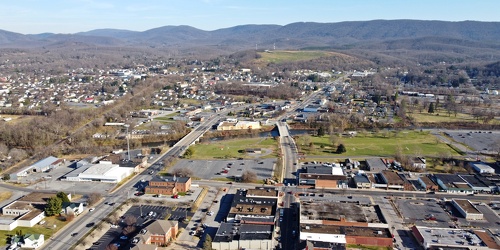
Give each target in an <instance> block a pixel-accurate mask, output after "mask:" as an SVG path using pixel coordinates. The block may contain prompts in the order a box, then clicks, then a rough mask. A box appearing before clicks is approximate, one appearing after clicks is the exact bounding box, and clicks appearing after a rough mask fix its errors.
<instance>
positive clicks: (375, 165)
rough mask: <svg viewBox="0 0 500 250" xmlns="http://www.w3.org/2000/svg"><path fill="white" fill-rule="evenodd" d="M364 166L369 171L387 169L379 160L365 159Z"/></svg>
mask: <svg viewBox="0 0 500 250" xmlns="http://www.w3.org/2000/svg"><path fill="white" fill-rule="evenodd" d="M366 164H367V165H368V167H369V168H370V171H376V172H379V171H382V170H385V169H387V166H386V165H385V164H384V162H383V161H382V159H380V158H370V159H366Z"/></svg>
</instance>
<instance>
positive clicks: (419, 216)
mask: <svg viewBox="0 0 500 250" xmlns="http://www.w3.org/2000/svg"><path fill="white" fill-rule="evenodd" d="M394 202H395V204H396V206H397V208H398V209H399V211H400V213H401V214H402V216H403V218H404V222H405V223H413V222H414V223H415V224H416V225H417V226H427V227H445V228H447V227H449V226H450V225H452V224H453V223H452V222H453V221H452V220H451V219H450V216H449V215H448V214H447V213H446V212H445V211H444V210H443V208H441V206H439V204H438V203H437V202H436V201H435V200H434V199H429V200H425V199H419V200H416V199H396V200H395V201H394ZM431 214H432V215H434V217H435V220H426V217H427V216H429V215H431Z"/></svg>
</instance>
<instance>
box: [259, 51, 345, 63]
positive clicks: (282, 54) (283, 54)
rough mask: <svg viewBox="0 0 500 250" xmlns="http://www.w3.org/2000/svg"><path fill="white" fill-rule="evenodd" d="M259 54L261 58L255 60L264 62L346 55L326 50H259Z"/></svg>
mask: <svg viewBox="0 0 500 250" xmlns="http://www.w3.org/2000/svg"><path fill="white" fill-rule="evenodd" d="M259 55H260V56H261V58H259V59H258V60H257V62H258V63H266V64H267V63H282V62H293V61H305V60H312V59H317V58H321V57H327V56H334V55H339V56H346V55H341V54H338V53H333V52H327V51H273V52H272V53H269V52H260V53H259Z"/></svg>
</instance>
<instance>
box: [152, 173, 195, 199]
mask: <svg viewBox="0 0 500 250" xmlns="http://www.w3.org/2000/svg"><path fill="white" fill-rule="evenodd" d="M189 189H191V177H176V176H173V177H168V178H163V179H162V178H155V179H153V180H151V181H149V184H148V186H147V187H146V189H145V192H146V193H147V194H162V195H175V194H178V193H185V192H187V191H189Z"/></svg>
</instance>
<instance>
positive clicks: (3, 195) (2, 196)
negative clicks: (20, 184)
mask: <svg viewBox="0 0 500 250" xmlns="http://www.w3.org/2000/svg"><path fill="white" fill-rule="evenodd" d="M11 196H12V192H9V191H5V192H0V202H1V201H4V200H8V199H10V197H11Z"/></svg>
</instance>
